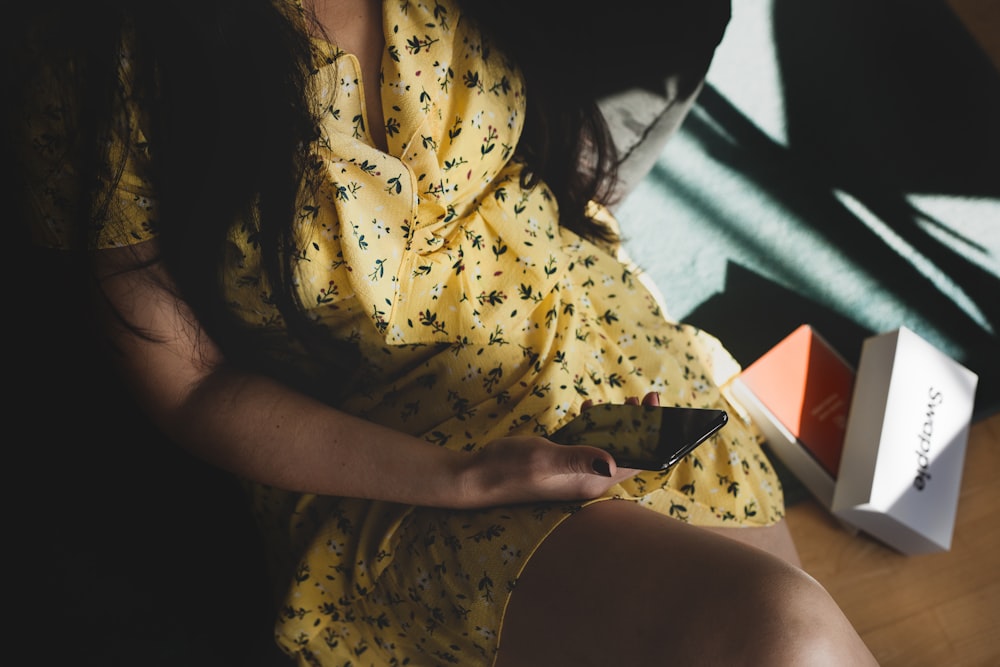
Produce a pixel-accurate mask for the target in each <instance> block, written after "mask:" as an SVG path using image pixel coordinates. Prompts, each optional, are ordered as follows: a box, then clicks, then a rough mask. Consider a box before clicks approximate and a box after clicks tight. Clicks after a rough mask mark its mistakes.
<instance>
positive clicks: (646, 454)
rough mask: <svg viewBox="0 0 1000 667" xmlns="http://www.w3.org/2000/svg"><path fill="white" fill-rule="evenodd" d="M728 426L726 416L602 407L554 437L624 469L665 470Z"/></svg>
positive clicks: (702, 411) (711, 412)
mask: <svg viewBox="0 0 1000 667" xmlns="http://www.w3.org/2000/svg"><path fill="white" fill-rule="evenodd" d="M727 421H729V415H728V413H726V411H725V410H714V409H708V408H677V407H669V406H658V405H624V404H617V403H601V404H598V405H594V406H591V407H590V408H587V409H586V410H584V411H583V412H582V413H581V414H580V415H578V416H577V417H574V418H573V420H572V421H570V422H569V423H568V424H566V425H565V426H563V427H562V428H560V429H559V430H558V431H556V432H555V433H553V434H552V435H551V436H550V439H551V440H552V441H553V442H558V443H560V444H563V445H590V446H592V447H599V448H601V449H603V450H605V451H608V452H610V453H611V455H612V456H613V457H614V458H615V463H617V464H618V466H619V467H622V468H638V469H640V470H659V471H663V470H667V469H669V468H670V467H671V466H673V465H674V464H676V463H677V462H678V461H680V460H681V459H682V458H684V457H685V456H687V455H688V454H689V453H690V452H691V451H692V450H694V448H695V447H697V446H698V445H700V444H701V443H703V442H705V440H707V439H708V438H709V437H710V436H711V435H713V434H714V433H715V432H716V431H718V430H719V429H720V428H722V427H723V426H725V424H726V422H727Z"/></svg>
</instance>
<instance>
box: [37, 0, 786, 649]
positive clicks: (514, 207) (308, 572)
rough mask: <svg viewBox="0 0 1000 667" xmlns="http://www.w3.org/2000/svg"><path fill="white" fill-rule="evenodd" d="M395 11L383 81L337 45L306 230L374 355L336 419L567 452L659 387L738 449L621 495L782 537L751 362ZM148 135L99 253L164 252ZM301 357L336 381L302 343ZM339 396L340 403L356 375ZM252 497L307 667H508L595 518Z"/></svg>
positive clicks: (471, 62) (563, 510) (567, 511)
mask: <svg viewBox="0 0 1000 667" xmlns="http://www.w3.org/2000/svg"><path fill="white" fill-rule="evenodd" d="M383 14H384V17H383V21H384V33H385V39H386V48H385V52H384V54H383V58H382V69H381V77H382V80H381V82H363V81H361V79H360V76H359V67H358V63H357V61H356V59H355V58H354V57H353V56H352V55H350V54H347V53H344V52H342V51H339V50H338V49H337V48H336V47H335V46H332V45H329V44H325V43H321V42H319V41H317V43H316V49H317V62H318V63H319V67H318V70H317V73H316V75H315V77H316V86H315V88H316V97H317V104H318V105H319V107H318V108H319V109H320V112H321V118H322V133H321V138H320V140H319V141H317V142H316V144H315V145H314V146H313V147H312V155H313V157H314V158H315V160H314V167H313V169H312V171H311V172H310V174H309V182H310V190H309V192H311V193H312V195H311V198H310V200H309V201H308V202H307V203H306V205H304V206H303V207H302V209H301V211H300V217H299V220H298V225H299V231H300V233H301V236H302V240H303V242H302V246H301V247H302V251H301V258H300V261H299V264H298V267H299V274H298V284H299V288H300V290H301V295H302V301H303V302H304V303H306V304H310V308H311V312H312V314H313V316H314V317H315V318H316V320H317V321H320V322H322V323H324V324H325V325H327V327H328V328H329V330H330V331H331V332H332V333H333V334H334V335H335V336H336V337H337V338H339V339H341V340H347V341H351V342H352V343H353V344H355V345H357V346H358V348H359V349H360V350H361V352H362V357H363V360H364V363H363V366H362V369H361V371H359V372H358V373H357V374H356V375H355V376H353V377H351V378H350V379H349V382H350V383H351V384H350V385H349V386H351V387H353V391H352V392H351V393H350V395H349V397H348V398H347V399H346V400H340V401H339V402H338V407H339V408H340V409H342V410H345V411H347V412H350V413H352V414H355V415H359V416H362V417H364V418H366V419H369V420H371V421H374V422H378V423H380V424H384V425H387V426H391V427H393V428H395V429H398V430H400V431H404V432H406V433H410V434H415V435H418V436H421V437H423V438H425V439H426V440H428V441H430V442H433V443H436V444H438V445H440V446H442V447H449V448H453V449H459V450H468V451H471V450H475V449H476V448H478V447H481V446H482V445H484V444H485V443H487V442H488V441H490V440H491V439H493V438H496V437H498V436H502V435H508V434H514V433H538V434H550V433H552V432H553V431H555V430H556V429H558V428H559V427H560V426H561V425H563V424H564V423H565V422H567V421H568V420H569V419H570V418H572V417H573V416H574V415H576V414H577V413H579V411H580V406H581V403H582V402H583V401H584V400H586V399H593V400H594V401H596V402H624V400H625V399H626V398H627V397H630V396H642V395H644V394H645V393H646V392H649V391H656V392H659V394H660V398H661V403H662V404H664V405H682V406H694V407H721V408H724V409H727V410H729V412H730V415H731V417H734V418H733V419H730V422H729V424H728V425H727V426H725V427H724V428H723V429H722V430H721V431H720V432H719V434H718V435H717V436H715V437H713V438H712V439H711V440H709V441H708V442H707V443H706V444H704V445H702V446H701V447H700V448H699V449H697V450H696V451H695V452H694V453H693V454H691V455H689V456H688V457H687V458H686V459H685V460H683V461H682V462H681V463H680V464H679V465H677V466H676V467H675V468H674V469H672V470H670V471H668V472H666V473H643V474H640V475H639V476H637V477H635V478H634V479H632V480H629V481H628V482H626V483H623V484H621V485H619V486H616V487H615V488H614V489H612V492H611V494H609V497H612V496H617V497H620V498H624V499H628V500H631V501H634V502H638V503H641V504H643V505H645V506H647V507H649V508H651V509H652V510H654V511H657V512H662V513H664V514H667V515H669V516H672V517H675V518H676V519H678V520H680V521H687V522H691V523H696V524H701V525H714V526H725V525H733V526H737V525H768V524H771V523H774V522H775V521H777V520H779V519H780V518H781V517H782V513H783V500H782V493H781V488H780V485H779V482H778V480H777V477H776V475H775V474H774V471H773V470H772V469H771V467H770V465H769V463H768V461H767V459H766V458H765V456H764V455H763V454H762V452H761V450H760V448H759V436H758V433H757V431H756V430H755V429H754V428H753V426H752V425H751V424H749V423H748V422H746V421H745V420H743V419H742V418H740V411H739V410H738V408H737V407H736V406H734V405H732V404H730V403H729V402H727V400H726V398H725V397H724V395H723V394H722V392H721V391H720V389H719V387H720V386H723V385H724V383H725V381H726V380H727V379H728V378H730V377H731V376H732V375H733V374H734V373H735V372H736V371H737V370H738V369H737V368H736V365H735V363H734V362H733V360H732V358H731V357H729V355H728V354H727V353H726V352H725V350H724V349H723V348H722V347H721V346H720V345H719V343H718V341H716V340H715V339H714V338H712V337H711V336H709V335H707V334H705V333H704V332H701V331H698V330H696V329H694V328H692V327H689V326H686V325H683V324H678V323H674V322H671V321H669V320H668V319H667V318H666V316H665V314H664V312H663V310H662V309H661V307H660V304H659V300H658V298H657V296H656V295H655V293H654V292H652V291H651V290H650V289H647V287H646V286H645V285H644V282H643V280H642V279H641V276H640V275H639V273H638V272H637V271H636V269H635V268H634V267H632V266H631V265H630V264H629V263H628V262H626V261H623V260H622V259H620V257H619V256H618V253H617V252H616V250H617V249H615V248H607V247H602V246H599V245H595V244H593V243H590V242H588V241H585V240H583V239H581V238H579V237H578V236H577V235H575V234H573V233H571V232H569V231H567V230H565V229H561V228H560V227H559V224H558V210H557V206H556V202H555V201H554V200H553V198H552V196H551V195H550V193H549V192H548V190H547V189H546V188H545V187H544V185H538V186H536V187H534V188H533V189H525V188H523V187H521V185H520V182H519V176H520V173H521V169H522V165H521V163H520V162H519V161H518V157H517V151H516V147H517V141H518V137H519V134H520V132H521V129H522V123H523V121H524V110H525V104H526V97H525V96H526V93H527V92H529V91H526V90H525V88H524V82H523V80H522V78H521V75H520V72H519V71H518V70H517V69H516V67H514V66H513V65H512V64H511V63H510V62H508V61H507V60H505V58H504V56H503V54H502V53H500V52H499V51H498V50H497V49H496V48H495V47H494V46H493V45H491V44H490V43H489V42H488V41H487V40H486V39H485V38H484V36H483V35H482V34H481V33H480V32H479V31H478V29H477V28H476V26H474V25H473V24H472V23H471V22H470V21H468V20H463V18H462V16H461V14H460V12H459V10H458V7H457V6H456V5H455V4H453V1H452V0H427V1H426V2H418V1H407V0H386V1H385V2H384V6H383ZM366 84H367V86H368V89H367V90H368V94H374V93H373V92H372V91H374V89H375V86H377V85H379V86H380V89H379V92H380V94H381V97H382V108H383V112H384V118H385V130H386V134H387V138H388V152H385V153H384V152H381V151H380V150H378V149H377V148H375V145H374V142H373V141H372V139H371V137H370V135H369V133H368V131H367V121H366V115H365V101H364V95H365V94H366V89H365V85H366ZM139 127H140V128H141V123H139ZM136 139H137V140H138V141H137V144H136V145H137V147H138V151H137V153H136V154H135V155H133V156H131V160H130V166H129V169H128V171H127V173H126V175H125V178H124V179H123V181H122V183H121V185H120V186H119V190H118V198H119V202H118V203H119V204H120V206H121V208H123V209H126V210H128V211H129V217H130V220H131V225H130V227H131V229H129V230H128V234H126V235H125V236H118V237H114V236H112V235H111V234H110V232H109V233H108V234H106V235H104V236H102V237H101V238H100V241H99V245H103V246H110V245H119V244H122V243H132V242H136V241H137V240H143V239H147V238H149V237H150V236H151V234H152V232H151V231H150V230H151V228H152V227H153V225H150V224H149V221H150V220H151V219H153V218H154V217H155V211H156V203H155V196H154V193H153V192H151V191H150V189H149V186H148V184H147V182H146V181H145V179H144V178H143V175H142V174H143V162H144V160H146V159H147V156H145V155H144V154H143V153H142V152H141V150H142V149H143V147H144V142H143V141H142V137H141V136H137V137H136ZM53 178H54V179H55V180H58V174H54V175H53ZM50 199H51V200H52V201H49V202H48V204H46V199H45V197H42V198H41V200H40V205H41V206H43V207H44V206H46V205H48V206H49V208H50V210H48V211H47V219H48V222H49V224H48V226H47V227H46V228H45V229H40V230H36V231H38V232H39V234H40V236H41V237H42V238H43V240H47V241H48V242H50V243H55V244H58V243H59V242H60V237H61V235H62V233H63V232H62V230H61V229H60V219H61V215H60V211H59V210H58V205H57V203H54V198H50ZM601 213H602V214H603V215H607V212H606V211H603V212H601ZM231 243H232V249H233V252H232V253H231V255H232V258H233V259H232V263H231V265H230V266H229V267H228V269H227V275H228V278H229V280H228V289H229V290H230V296H231V298H232V301H233V303H234V304H236V305H235V307H236V308H237V309H238V310H239V312H240V314H241V315H242V317H243V318H245V319H246V320H247V321H250V322H253V323H256V324H258V325H259V326H261V327H265V328H270V329H274V330H275V332H276V333H277V334H278V335H279V336H280V334H281V330H282V327H281V318H280V317H279V316H278V315H277V313H276V311H275V310H274V307H273V306H272V305H271V304H270V301H269V299H268V293H267V288H266V286H265V285H263V283H262V282H261V280H260V268H259V264H260V257H259V255H258V253H257V252H256V251H255V248H254V245H253V244H252V242H251V239H250V238H248V237H247V232H246V230H245V229H244V228H243V227H241V226H236V227H234V228H233V230H232V234H231ZM284 354H285V355H286V356H287V357H288V358H289V362H290V363H294V364H298V365H300V366H302V367H304V368H309V367H312V368H314V369H316V368H319V369H320V371H317V372H322V368H323V367H322V365H321V364H313V362H312V360H307V359H305V358H302V359H297V358H296V356H297V354H298V353H297V351H296V350H295V349H294V348H289V349H287V350H285V352H284ZM310 364H313V365H312V366H310ZM326 381H327V382H328V383H329V384H330V386H331V387H333V388H335V389H337V390H338V391H332V392H331V395H334V394H337V393H342V392H339V390H341V389H342V388H343V387H344V386H345V385H344V382H345V378H344V377H341V376H337V375H336V374H333V373H330V374H329V375H328V376H327V377H326ZM357 446H358V447H364V446H365V443H364V442H358V443H357ZM248 488H249V490H250V493H251V496H252V500H253V503H254V506H255V509H256V510H257V513H258V516H259V519H260V524H261V527H262V530H264V531H265V534H266V535H267V538H268V543H269V545H270V546H271V547H272V549H273V554H272V557H273V564H274V571H275V584H276V595H277V596H278V599H279V617H278V619H277V622H276V638H277V641H278V643H279V644H280V645H281V646H282V648H283V649H284V650H285V651H287V652H288V653H289V654H291V655H295V656H297V657H298V661H299V663H300V664H302V665H324V666H330V667H332V666H335V665H338V666H345V667H346V666H347V665H352V666H357V665H402V664H416V665H453V664H460V665H490V664H492V662H493V660H494V656H495V654H496V651H497V646H498V641H499V639H500V634H501V628H502V621H503V615H504V610H505V607H506V604H507V601H508V599H509V595H510V592H511V590H512V589H513V587H514V586H515V583H516V581H517V578H518V575H519V573H520V572H521V569H522V568H523V567H524V565H525V563H526V561H527V560H528V558H529V557H530V556H531V554H532V552H533V551H534V550H535V549H536V548H537V546H538V545H539V543H540V542H541V541H542V540H544V539H545V537H546V535H548V534H549V533H550V532H551V531H552V530H553V529H554V528H555V527H556V526H557V525H558V524H559V523H560V522H561V521H562V520H563V519H565V518H567V517H569V516H570V515H572V514H573V513H574V512H576V511H577V510H579V509H580V505H579V504H575V503H550V504H538V505H535V506H518V507H498V508H495V509H491V510H483V511H445V510H439V509H428V508H422V507H410V506H403V505H398V504H391V503H385V502H370V501H363V500H356V499H346V498H335V497H325V496H316V495H304V494H293V493H289V492H285V491H281V490H278V489H274V488H268V487H264V486H261V485H256V484H248Z"/></svg>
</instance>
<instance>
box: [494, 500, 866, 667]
mask: <svg viewBox="0 0 1000 667" xmlns="http://www.w3.org/2000/svg"><path fill="white" fill-rule="evenodd" d="M746 530H756V529H746ZM828 641H829V642H840V643H841V644H842V647H841V648H837V649H836V650H841V649H843V650H848V651H850V653H848V654H849V655H851V656H854V657H856V658H858V661H856V662H855V663H854V664H865V662H864V661H865V660H868V659H870V655H869V654H867V649H865V648H864V645H863V644H862V643H861V641H860V639H859V638H858V637H857V635H856V633H854V631H853V629H852V628H851V627H850V624H849V623H848V622H847V620H846V619H845V618H844V617H843V615H842V614H841V612H840V610H839V609H838V608H837V606H836V604H835V603H834V602H833V601H832V599H830V598H829V596H828V595H827V594H826V591H824V590H823V589H822V588H821V587H820V586H819V585H818V584H817V583H816V582H815V580H813V579H812V578H811V577H809V576H808V575H806V574H805V573H804V572H802V570H800V569H799V568H797V567H795V566H794V565H792V564H790V563H788V562H787V561H786V560H783V559H782V558H779V557H776V556H774V555H772V554H770V553H768V552H766V551H764V550H762V549H759V548H757V547H756V546H752V545H749V544H746V543H745V542H744V541H741V540H735V539H727V538H726V537H723V536H721V535H719V534H718V533H717V532H712V531H707V530H704V529H701V528H698V527H694V526H690V525H687V524H685V523H683V522H680V521H677V520H675V519H671V518H669V517H665V516H663V515H660V514H658V513H655V512H652V511H650V510H648V509H645V508H643V507H641V506H639V505H636V504H634V503H631V502H627V501H605V502H600V503H595V504H592V505H589V506H587V507H585V508H584V509H583V510H581V511H580V512H578V513H577V514H575V515H574V516H573V517H571V518H569V519H567V520H566V521H564V522H563V523H562V524H561V525H560V526H559V528H557V529H556V530H555V531H554V532H553V533H552V535H550V536H549V537H548V538H547V539H546V541H545V542H543V543H542V545H541V546H540V547H539V548H538V550H537V551H536V552H535V554H534V555H532V557H531V559H530V560H529V562H528V564H527V565H526V566H525V569H524V571H523V573H522V576H521V577H520V579H519V580H518V583H517V587H516V588H515V590H514V592H513V594H512V596H511V600H510V604H509V606H508V609H507V612H506V615H505V618H504V623H503V627H502V630H501V635H500V650H499V657H498V660H497V663H496V665H497V667H510V666H515V665H516V666H517V667H531V666H532V665H562V664H567V665H568V664H572V665H579V666H581V667H582V666H585V665H609V664H621V665H630V664H642V665H658V664H664V665H666V664H699V665H711V664H720V665H721V664H740V662H741V661H742V662H744V663H745V664H760V662H758V661H761V662H763V661H765V659H766V662H767V663H769V664H794V661H797V660H803V659H814V658H818V657H820V656H819V653H822V652H824V651H825V650H826V649H827V642H828ZM818 652H819V653H818ZM801 664H823V662H822V661H821V662H818V663H817V662H802V663H801Z"/></svg>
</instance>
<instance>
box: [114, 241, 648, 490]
mask: <svg viewBox="0 0 1000 667" xmlns="http://www.w3.org/2000/svg"><path fill="white" fill-rule="evenodd" d="M153 252H155V247H154V246H153V244H152V243H146V244H142V245H140V246H138V247H135V248H125V249H114V250H102V251H100V252H98V253H97V263H98V264H97V267H98V275H99V277H100V279H101V283H102V287H103V290H104V292H105V295H106V297H107V299H108V300H109V302H110V305H111V307H113V308H114V309H116V310H117V311H118V312H119V313H120V314H121V315H122V316H124V317H125V318H126V319H127V320H128V321H129V322H131V323H132V324H133V325H136V326H138V327H139V328H141V329H142V330H144V331H146V332H148V333H149V334H152V336H151V338H152V339H153V340H149V339H147V338H146V337H143V336H139V335H137V334H136V333H134V332H133V331H132V330H130V329H129V328H127V327H124V326H122V324H121V323H120V322H119V321H118V320H116V319H115V317H114V316H113V315H111V314H110V313H109V314H108V315H107V317H106V318H105V321H106V326H105V329H106V330H107V331H108V333H109V335H110V336H111V338H112V342H113V343H114V344H115V345H116V347H117V349H118V350H119V351H120V352H121V355H120V357H119V358H120V367H121V371H122V373H123V375H124V377H125V379H126V381H127V383H128V384H129V386H130V387H131V389H132V390H133V391H134V392H135V394H136V397H137V399H138V400H139V402H140V404H141V405H142V406H143V407H144V408H145V409H146V411H147V412H148V413H149V415H150V416H151V417H152V419H153V420H154V421H155V422H156V423H157V424H158V425H159V426H160V427H161V428H162V429H163V430H164V432H165V433H166V434H167V435H168V436H169V437H171V438H172V439H173V440H174V441H176V442H177V443H178V444H180V445H181V446H182V447H184V448H185V449H188V450H190V451H191V452H193V453H194V454H195V455H197V456H198V457H200V458H202V459H204V460H207V461H209V462H211V463H213V464H215V465H218V466H219V467H221V468H224V469H226V470H229V471H231V472H233V473H235V474H237V475H239V476H242V477H245V478H248V479H252V480H256V481H259V482H262V483H266V484H270V485H274V486H278V487H281V488H285V489H290V490H296V491H305V492H314V493H322V494H329V495H338V496H352V497H362V498H373V499H381V500H389V501H394V502H404V503H410V504H421V505H432V506H443V507H480V506H486V505H494V504H506V503H513V502H526V501H534V500H555V499H559V500H568V499H576V498H587V497H593V496H596V495H599V494H601V493H603V492H604V491H605V490H606V489H607V488H608V487H610V486H611V485H612V484H613V483H615V482H617V481H620V480H621V479H624V478H626V477H628V476H629V474H630V472H629V471H625V470H621V471H619V470H616V468H615V465H614V462H613V460H612V459H611V457H610V456H609V455H607V454H606V453H605V452H602V451H600V450H597V449H593V448H589V447H565V446H562V445H555V444H553V443H551V442H549V441H548V440H545V439H544V438H537V437H523V438H521V437H516V438H515V437H511V438H501V439H499V440H497V441H494V442H493V443H490V444H489V445H488V446H487V447H486V448H484V449H483V450H482V451H481V452H479V453H477V454H469V453H465V452H455V451H451V450H448V449H445V448H442V447H439V446H437V445H434V444H431V443H428V442H426V441H424V440H421V439H419V438H415V437H411V436H408V435H405V434H403V433H400V432H397V431H394V430H392V429H388V428H385V427H382V426H379V425H377V424H374V423H372V422H368V421H365V420H362V419H359V418H357V417H354V416H351V415H348V414H346V413H344V412H341V411H339V410H335V409H333V408H330V407H328V406H326V405H324V404H323V403H321V402H319V401H316V400H314V399H312V398H310V397H308V396H306V395H304V394H301V393H299V392H296V391H293V390H292V389H290V388H289V387H287V386H285V385H283V384H281V383H279V382H277V381H275V380H272V379H270V378H266V377H263V376H260V375H255V374H250V373H245V372H241V371H238V370H235V369H232V368H230V367H229V366H228V365H227V364H226V363H225V362H224V358H223V355H222V353H221V352H220V350H219V349H218V348H217V347H216V345H215V344H214V343H213V342H212V341H211V340H210V339H209V338H208V337H207V336H206V335H205V334H204V332H203V331H202V330H201V329H200V327H199V326H198V324H197V322H195V320H194V317H193V315H192V314H191V312H190V310H189V309H188V308H187V307H186V305H185V304H184V303H183V302H182V301H179V300H178V299H177V298H175V297H174V295H173V293H172V291H171V290H170V289H168V286H169V285H170V283H169V278H168V277H167V275H166V272H165V270H164V269H163V267H162V266H161V265H160V264H156V263H154V264H152V265H150V266H148V267H144V268H135V267H136V265H137V262H141V261H142V260H145V259H147V258H149V257H151V256H152V253H153ZM595 459H599V460H602V461H604V462H605V463H607V464H608V468H609V469H610V470H611V472H612V476H611V477H607V476H602V475H599V474H597V473H595V470H594V467H593V463H594V460H595ZM631 472H632V473H634V471H631Z"/></svg>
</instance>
